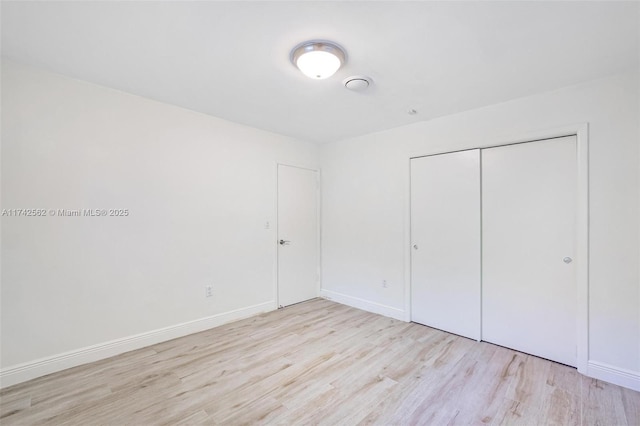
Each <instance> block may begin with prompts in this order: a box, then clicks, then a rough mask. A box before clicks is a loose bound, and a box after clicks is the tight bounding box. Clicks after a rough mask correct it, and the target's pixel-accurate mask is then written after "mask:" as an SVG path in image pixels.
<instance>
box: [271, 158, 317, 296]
mask: <svg viewBox="0 0 640 426" xmlns="http://www.w3.org/2000/svg"><path fill="white" fill-rule="evenodd" d="M318 230H319V229H318V172H317V171H315V170H308V169H303V168H299V167H292V166H285V165H278V305H279V306H287V305H291V304H294V303H298V302H302V301H305V300H309V299H312V298H314V297H318V296H319V292H320V281H319V278H320V277H319V270H318V267H319V256H318V241H319V238H318V234H319V233H318Z"/></svg>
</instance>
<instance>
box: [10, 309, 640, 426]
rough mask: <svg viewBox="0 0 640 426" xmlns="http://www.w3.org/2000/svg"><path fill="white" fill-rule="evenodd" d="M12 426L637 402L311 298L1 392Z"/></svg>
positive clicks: (479, 418)
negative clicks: (307, 300) (18, 425)
mask: <svg viewBox="0 0 640 426" xmlns="http://www.w3.org/2000/svg"><path fill="white" fill-rule="evenodd" d="M0 398H1V400H0V404H1V407H2V411H1V417H0V423H2V425H14V424H55V425H62V424H74V425H94V424H100V425H102V424H112V425H121V424H132V425H155V424H171V425H174V424H231V425H238V424H326V425H335V424H345V425H351V424H381V425H382V424H384V425H387V424H389V425H390V424H393V425H409V424H433V425H446V424H496V425H499V424H523V425H536V424H545V425H546V424H558V425H574V424H576V425H577V424H589V425H640V393H638V392H634V391H631V390H628V389H624V388H621V387H618V386H615V385H611V384H608V383H604V382H601V381H598V380H593V379H590V378H586V377H583V376H581V375H580V374H578V373H577V372H576V370H575V369H573V368H569V367H566V366H563V365H560V364H556V363H553V362H550V361H546V360H543V359H540V358H536V357H533V356H529V355H525V354H522V353H519V352H516V351H513V350H510V349H505V348H502V347H498V346H495V345H491V344H488V343H478V342H475V341H473V340H469V339H465V338H462V337H458V336H455V335H451V334H448V333H445V332H442V331H439V330H434V329H431V328H429V327H424V326H421V325H417V324H413V323H405V322H401V321H397V320H393V319H390V318H385V317H382V316H379V315H375V314H371V313H368V312H364V311H361V310H358V309H354V308H350V307H347V306H344V305H340V304H337V303H333V302H330V301H326V300H322V299H314V300H312V301H309V302H305V303H301V304H298V305H295V306H290V307H288V308H285V309H281V310H279V311H275V312H270V313H267V314H263V315H259V316H256V317H252V318H249V319H246V320H242V321H238V322H234V323H231V324H227V325H224V326H221V327H218V328H215V329H211V330H208V331H205V332H202V333H198V334H193V335H190V336H187V337H183V338H180V339H176V340H172V341H169V342H165V343H161V344H158V345H154V346H150V347H148V348H144V349H140V350H137V351H133V352H129V353H126V354H123V355H119V356H116V357H113V358H110V359H106V360H103V361H99V362H95V363H92V364H88V365H83V366H80V367H76V368H72V369H69V370H65V371H62V372H59V373H55V374H51V375H49V376H46V377H42V378H38V379H35V380H32V381H30V382H27V383H23V384H19V385H15V386H13V387H10V388H7V389H5V390H3V391H2V392H1V393H0Z"/></svg>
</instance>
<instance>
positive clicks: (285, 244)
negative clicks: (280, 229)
mask: <svg viewBox="0 0 640 426" xmlns="http://www.w3.org/2000/svg"><path fill="white" fill-rule="evenodd" d="M278 242H279V243H280V245H281V246H288V245H289V243H290V242H291V241H289V240H280V241H278Z"/></svg>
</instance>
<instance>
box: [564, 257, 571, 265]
mask: <svg viewBox="0 0 640 426" xmlns="http://www.w3.org/2000/svg"><path fill="white" fill-rule="evenodd" d="M562 261H563V262H564V263H567V264H569V263H571V262H573V259H572V258H570V257H569V256H567V257H565V258H564V259H562Z"/></svg>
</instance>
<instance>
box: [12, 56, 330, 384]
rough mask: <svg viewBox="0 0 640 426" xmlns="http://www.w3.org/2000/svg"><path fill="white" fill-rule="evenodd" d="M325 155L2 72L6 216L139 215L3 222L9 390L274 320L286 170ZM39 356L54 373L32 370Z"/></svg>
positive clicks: (65, 83) (129, 100) (203, 119)
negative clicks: (28, 211)
mask: <svg viewBox="0 0 640 426" xmlns="http://www.w3.org/2000/svg"><path fill="white" fill-rule="evenodd" d="M318 157H319V152H318V147H317V145H315V144H311V143H307V142H303V141H299V140H294V139H290V138H287V137H283V136H279V135H275V134H271V133H267V132H264V131H260V130H256V129H252V128H248V127H245V126H242V125H238V124H234V123H230V122H227V121H224V120H220V119H216V118H213V117H210V116H207V115H203V114H199V113H195V112H192V111H188V110H185V109H181V108H178V107H173V106H170V105H166V104H162V103H159V102H154V101H151V100H148V99H144V98H141V97H137V96H132V95H129V94H125V93H122V92H118V91H115V90H111V89H107V88H103V87H100V86H96V85H92V84H88V83H84V82H80V81H76V80H72V79H69V78H66V77H62V76H58V75H54V74H51V73H48V72H45V71H41V70H37V69H33V68H30V67H26V66H22V65H18V64H15V63H8V62H6V61H5V62H4V63H3V65H2V208H3V209H18V208H43V209H110V208H122V209H129V211H130V215H129V216H128V217H39V218H38V217H3V218H2V232H3V233H2V292H1V301H2V313H1V318H0V320H1V327H2V328H1V333H2V340H1V343H2V349H1V358H2V359H1V366H2V369H3V372H4V373H6V374H5V377H4V380H3V385H5V386H6V385H8V384H10V383H11V382H15V381H19V380H22V379H24V378H25V377H26V378H28V377H27V376H33V375H38V374H41V373H43V372H49V371H51V370H55V369H57V368H58V367H60V366H69V365H73V364H75V363H78V362H81V361H88V360H91V359H92V358H100V357H101V356H103V355H109V354H112V353H114V352H118V351H121V350H125V349H131V348H132V347H135V346H138V347H139V346H144V344H148V343H150V342H152V341H154V340H163V339H164V338H168V337H174V336H176V335H180V334H186V333H188V332H193V331H197V330H198V329H204V328H208V327H210V326H212V325H215V324H217V323H219V322H220V321H224V320H229V319H233V318H235V317H238V316H244V315H250V314H252V313H254V312H259V311H264V310H270V309H273V308H274V307H275V282H274V279H273V276H274V250H275V237H276V236H275V233H274V229H275V196H276V194H275V188H276V186H275V185H276V182H275V164H276V162H277V161H279V162H283V163H288V164H296V165H301V166H306V167H317V166H318V164H317V163H318ZM267 221H270V222H271V229H268V230H267V229H265V222H267ZM206 284H212V285H213V294H214V296H213V297H210V298H205V297H204V296H205V291H204V286H205V285H206ZM227 314H228V315H227ZM225 315H226V316H225ZM203 319H205V320H203ZM176 325H182V326H181V327H182V328H180V327H178V328H177V329H176ZM166 327H169V329H168V330H164V332H161V333H159V334H158V332H157V331H158V330H159V329H164V328H166ZM153 330H155V331H156V334H158V335H155V337H154V338H152V339H146V340H145V338H141V337H140V336H138V335H139V334H141V333H142V334H143V335H144V334H145V333H148V332H150V331H153ZM131 336H133V338H132V337H131ZM122 339H125V340H127V339H129V340H128V342H129V343H127V344H122V341H121V340H122ZM131 339H133V340H135V341H133V343H132V341H131ZM136 339H137V340H136ZM105 342H109V343H108V344H106V346H105ZM93 345H98V347H94V346H93ZM101 345H102V346H101ZM107 349H109V350H107ZM78 350H79V351H81V352H83V353H84V356H83V357H79V358H77V359H76V360H75V361H72V362H67V363H66V364H65V363H64V362H62V361H64V360H65V359H66V358H68V357H69V352H70V353H71V355H73V353H74V351H78ZM109 351H110V352H109ZM51 357H53V359H52V358H51ZM34 361H35V364H38V365H39V364H42V363H43V362H44V363H45V364H46V363H47V362H48V363H49V364H50V365H49V367H48V369H47V368H45V369H41V370H38V371H35V370H32V371H31V372H28V371H27V372H26V373H25V372H24V371H22V370H23V369H24V368H26V369H29V368H30V367H33V365H35V364H34ZM16 366H17V367H16ZM16 368H17V369H16ZM16 372H17V373H24V374H22V376H20V377H17V378H16V377H14V378H12V377H10V376H11V374H12V373H16Z"/></svg>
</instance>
